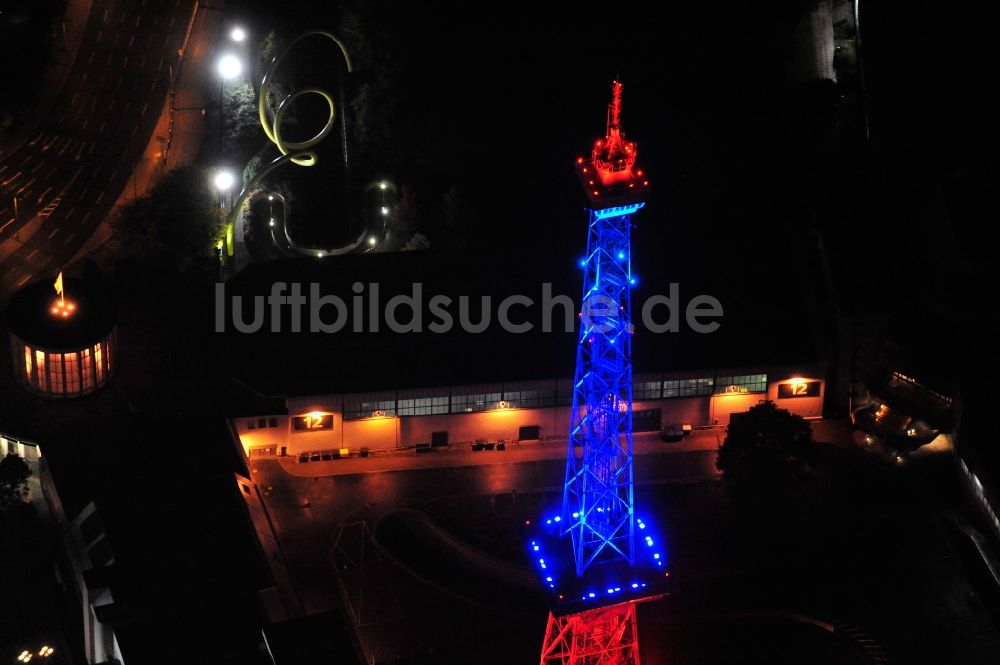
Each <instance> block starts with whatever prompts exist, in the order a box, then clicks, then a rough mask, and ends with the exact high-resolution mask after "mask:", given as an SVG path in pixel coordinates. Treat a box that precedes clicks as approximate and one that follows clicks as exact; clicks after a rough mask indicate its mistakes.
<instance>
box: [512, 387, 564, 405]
mask: <svg viewBox="0 0 1000 665" xmlns="http://www.w3.org/2000/svg"><path fill="white" fill-rule="evenodd" d="M503 395H504V401H505V402H507V407H508V408H511V409H537V408H540V407H543V406H552V404H553V403H554V402H555V395H553V394H552V391H551V390H514V391H510V392H507V391H504V394H503Z"/></svg>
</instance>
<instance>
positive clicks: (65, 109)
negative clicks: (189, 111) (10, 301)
mask: <svg viewBox="0 0 1000 665" xmlns="http://www.w3.org/2000/svg"><path fill="white" fill-rule="evenodd" d="M196 4H197V3H196V2H195V1H194V0H137V1H135V2H130V1H128V0H94V2H93V6H92V8H91V11H90V15H89V17H88V19H87V24H86V28H85V30H84V35H83V39H82V43H81V46H80V49H79V51H78V52H77V54H76V58H75V61H74V62H73V66H72V69H71V70H70V73H69V75H68V76H67V77H66V81H65V83H64V84H63V86H62V90H61V92H60V94H59V95H58V97H57V99H56V101H55V103H54V104H53V106H52V108H51V109H50V111H49V113H48V115H47V117H45V118H44V119H43V120H42V121H41V122H40V123H39V125H38V127H37V129H36V131H35V132H34V133H33V134H32V135H31V138H30V139H29V140H28V141H27V142H26V143H25V144H24V145H22V146H21V147H20V148H19V149H18V150H16V151H15V152H13V153H12V154H11V155H9V156H7V157H5V158H4V159H3V160H2V161H0V300H3V299H5V298H6V297H7V296H9V295H10V294H11V292H13V291H14V290H16V289H17V288H19V287H21V286H23V285H24V284H26V283H28V282H29V281H32V280H34V279H39V278H41V277H45V276H48V275H50V274H55V273H56V272H58V271H59V270H60V268H61V266H62V264H64V263H65V262H66V261H68V260H69V259H71V258H72V257H73V255H74V254H75V253H76V252H77V250H78V249H79V248H80V247H81V246H82V245H83V243H84V242H85V241H86V240H87V239H88V238H89V237H90V235H91V234H92V233H93V232H94V230H95V229H96V228H97V226H98V225H99V224H100V222H101V221H102V219H103V218H104V216H105V215H106V214H107V213H108V211H109V210H110V209H111V207H112V205H114V203H115V201H116V200H117V199H118V197H119V195H120V194H121V193H122V192H123V191H124V190H125V188H126V187H127V186H129V182H130V180H131V179H132V174H133V170H134V169H135V166H136V164H137V162H138V160H139V159H140V158H141V156H142V153H143V150H144V148H145V147H146V145H147V143H148V142H149V140H150V137H151V134H152V132H153V130H154V127H155V126H156V122H157V119H158V117H159V115H160V111H161V109H162V107H163V104H164V103H165V101H166V95H167V93H168V91H169V88H170V81H171V77H172V76H173V75H174V73H175V71H176V69H177V66H178V63H179V61H180V58H181V53H180V49H181V45H182V44H184V40H185V35H186V34H187V31H188V29H189V24H190V21H191V19H192V16H193V12H194V10H195V8H196Z"/></svg>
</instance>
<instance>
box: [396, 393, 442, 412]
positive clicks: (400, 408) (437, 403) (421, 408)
mask: <svg viewBox="0 0 1000 665" xmlns="http://www.w3.org/2000/svg"><path fill="white" fill-rule="evenodd" d="M396 412H397V413H398V415H400V416H429V415H434V414H440V413H448V396H447V395H442V396H437V397H416V398H414V399H401V400H399V401H398V403H397V407H396Z"/></svg>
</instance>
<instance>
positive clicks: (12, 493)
mask: <svg viewBox="0 0 1000 665" xmlns="http://www.w3.org/2000/svg"><path fill="white" fill-rule="evenodd" d="M30 477H31V469H30V468H29V467H28V464H27V462H25V461H24V460H23V459H21V458H20V457H18V456H17V455H13V454H10V455H6V456H4V458H3V459H0V509H3V508H7V507H8V506H12V505H14V504H16V503H18V502H21V501H24V500H25V499H26V498H27V496H28V478H30Z"/></svg>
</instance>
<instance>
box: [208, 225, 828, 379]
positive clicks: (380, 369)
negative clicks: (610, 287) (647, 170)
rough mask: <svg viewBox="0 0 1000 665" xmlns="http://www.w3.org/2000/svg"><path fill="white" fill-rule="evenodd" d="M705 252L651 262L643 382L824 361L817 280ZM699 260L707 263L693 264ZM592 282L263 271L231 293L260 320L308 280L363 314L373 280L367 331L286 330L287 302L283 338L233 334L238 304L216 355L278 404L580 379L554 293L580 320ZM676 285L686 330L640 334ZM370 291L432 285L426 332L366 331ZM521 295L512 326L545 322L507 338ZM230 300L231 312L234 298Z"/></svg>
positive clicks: (447, 259)
mask: <svg viewBox="0 0 1000 665" xmlns="http://www.w3.org/2000/svg"><path fill="white" fill-rule="evenodd" d="M582 228H583V219H582V218H581V229H582ZM581 233H582V231H581ZM776 251H784V250H783V248H779V249H777V250H776ZM698 252H706V253H712V252H716V249H715V248H705V249H702V250H697V251H695V250H692V252H690V253H689V254H687V255H685V254H684V253H680V252H679V253H677V255H676V256H670V257H649V259H650V260H646V262H645V265H649V268H648V269H647V270H645V271H643V272H642V273H640V280H642V281H641V282H640V284H639V286H638V287H637V288H636V289H635V290H634V291H633V295H632V298H633V302H632V311H633V317H632V318H633V322H634V323H635V325H636V332H635V335H634V336H633V362H634V368H635V372H636V373H643V372H658V371H672V370H692V369H715V368H726V367H759V366H769V365H770V366H773V365H785V364H794V363H802V362H813V361H816V360H822V359H824V357H825V355H824V351H823V346H824V341H823V339H822V336H821V335H819V336H818V333H817V331H820V330H821V329H822V327H823V326H822V323H821V321H819V320H818V316H819V314H817V313H816V312H810V311H809V310H808V309H807V308H806V306H805V305H804V304H803V303H804V302H805V301H806V300H807V296H806V294H804V293H803V292H802V290H803V289H808V288H810V287H809V284H808V280H807V279H806V278H801V277H798V276H796V277H794V278H793V279H791V280H789V279H783V278H782V276H781V273H782V272H785V271H787V268H786V264H787V262H782V263H780V264H778V263H775V262H769V261H768V260H767V257H766V256H760V255H755V256H754V257H753V260H754V261H756V263H755V264H754V265H752V266H748V269H751V270H752V271H753V272H752V273H747V276H745V277H744V276H742V275H743V274H744V273H743V272H742V270H743V268H742V267H741V266H739V265H738V264H735V265H734V266H733V277H732V278H731V277H730V276H729V275H726V274H722V275H720V274H717V273H714V272H711V271H706V270H705V269H704V267H703V266H700V265H697V264H698V262H699V259H698ZM657 258H659V259H660V260H656V259H657ZM664 259H667V260H664ZM692 265H697V268H696V269H692V268H691V267H690V266H692ZM768 266H773V267H771V268H769V267H768ZM706 273H708V274H707V276H706ZM581 279H582V278H581V272H580V270H579V269H576V268H575V262H573V261H570V260H568V259H567V260H566V261H563V260H561V258H560V257H558V256H555V257H549V256H544V255H541V256H531V255H522V256H520V257H519V258H514V257H511V258H507V257H503V256H496V255H485V254H473V253H466V254H464V255H462V256H456V255H441V254H438V253H436V252H434V251H427V252H402V253H397V254H392V255H388V254H376V255H366V256H343V257H332V258H329V259H326V260H323V261H318V260H314V259H302V260H286V261H276V262H272V263H268V264H254V265H251V266H250V267H248V268H247V269H245V270H244V271H243V272H242V273H240V274H239V275H237V276H236V277H235V278H233V279H232V280H230V281H229V282H227V283H226V296H227V298H231V297H232V296H234V295H242V296H244V298H243V301H244V303H243V313H242V316H243V318H244V319H245V320H247V321H249V320H251V319H252V313H251V310H252V307H253V297H254V296H258V297H260V296H263V297H264V299H265V300H264V303H265V305H266V302H267V301H266V298H267V296H268V295H269V294H270V293H271V286H272V284H273V283H275V282H286V283H289V284H291V283H296V282H298V283H301V284H302V285H303V286H302V290H303V292H304V293H306V294H308V292H309V288H310V287H309V285H310V284H311V283H317V284H319V292H320V293H321V294H323V295H327V294H335V295H337V296H339V297H340V298H341V299H342V300H343V301H344V302H345V303H346V304H347V308H348V310H352V308H353V304H352V303H354V302H355V301H354V300H353V298H355V297H356V294H355V293H354V292H353V291H352V288H351V286H352V284H353V283H355V282H360V283H362V284H363V285H364V290H363V292H362V296H363V298H364V303H365V304H364V307H365V314H364V317H363V318H365V321H366V323H365V329H364V330H363V331H359V332H355V331H353V330H352V326H353V325H354V321H355V318H354V315H353V313H349V314H348V322H347V325H346V326H345V327H344V328H342V329H341V330H340V331H338V332H334V333H322V332H315V333H310V332H308V330H309V310H308V306H306V307H304V308H303V316H302V330H303V331H302V332H299V333H294V332H287V331H288V326H289V318H288V316H287V313H288V309H289V308H288V307H285V308H284V310H285V311H284V314H285V316H284V318H283V320H282V325H281V332H274V331H273V328H271V326H270V314H267V315H266V316H265V325H264V328H263V329H262V330H260V331H259V332H256V333H240V332H237V331H235V330H234V326H233V324H232V318H231V307H227V312H228V313H227V319H226V333H225V334H217V335H215V338H216V340H215V344H214V346H215V347H216V348H217V349H219V352H218V353H217V354H216V357H218V358H219V360H220V362H221V363H228V364H227V365H226V366H225V367H224V371H226V372H228V373H229V374H230V375H231V376H233V377H235V378H236V379H238V380H239V381H241V382H243V383H245V384H247V385H248V386H251V387H253V388H254V389H256V390H258V391H259V392H261V393H263V394H268V395H289V394H291V395H294V394H324V393H336V392H360V391H366V390H379V389H392V388H409V387H429V386H438V385H456V384H466V383H483V382H491V381H513V380H529V379H544V378H564V377H565V378H568V377H571V376H572V374H573V369H574V364H575V360H576V336H577V333H576V332H563V329H564V323H563V321H564V318H563V317H564V315H563V311H564V308H563V307H561V306H556V307H554V309H553V311H554V314H553V316H552V322H553V328H554V330H555V331H556V332H551V333H545V332H543V331H542V330H541V327H542V326H541V321H542V318H541V317H542V306H541V302H542V287H543V284H544V283H550V284H551V288H552V293H553V294H554V295H560V294H564V295H567V296H569V297H570V298H571V299H572V300H573V302H574V307H573V310H572V313H571V314H570V316H573V317H575V316H576V312H577V311H578V309H579V302H580V293H581ZM669 282H677V283H678V284H679V287H678V289H679V297H678V298H677V309H678V318H679V319H680V332H668V333H661V334H658V333H654V332H651V331H649V330H648V329H646V328H645V327H644V326H642V325H641V310H642V305H643V302H644V301H645V300H646V299H647V298H649V297H650V296H652V295H656V294H663V295H669V293H670V291H669ZM371 283H378V290H379V302H380V307H381V308H383V309H384V307H385V304H386V303H387V302H388V300H389V299H390V298H391V297H393V296H394V295H400V294H410V293H411V290H412V285H413V284H414V283H420V284H421V285H422V293H423V302H424V308H423V309H424V312H423V328H424V329H423V331H422V332H413V333H402V334H400V333H394V332H392V331H390V330H387V326H386V323H385V320H384V317H382V321H381V323H380V327H379V330H378V331H377V332H376V331H372V329H371V327H370V325H369V324H368V323H367V317H368V302H369V300H368V298H369V296H370V293H371V287H370V284H371ZM286 292H287V291H286ZM439 294H440V295H446V296H448V297H450V298H451V299H452V304H451V305H449V306H448V309H449V311H450V312H451V313H452V315H453V316H454V320H455V321H454V326H453V327H452V330H451V331H449V332H443V333H435V332H430V331H428V330H427V326H428V324H429V323H431V322H434V321H436V320H438V319H437V317H435V316H432V315H431V313H430V311H429V309H428V303H429V301H430V298H431V297H432V296H435V295H439ZM513 294H523V295H526V296H528V297H530V298H531V299H532V300H533V301H534V305H532V306H531V307H527V308H525V307H521V306H517V307H514V308H513V309H512V310H511V319H512V320H513V321H515V322H520V321H529V322H531V323H533V325H534V328H533V330H531V331H530V332H527V333H522V334H514V333H510V332H505V331H503V330H502V329H501V327H500V326H499V325H498V324H497V323H496V314H497V306H498V304H499V302H500V301H501V300H503V299H504V298H506V297H507V296H510V295H513ZM699 294H710V295H713V296H715V297H716V298H718V299H719V300H720V301H721V303H722V305H723V309H724V316H723V317H722V318H721V319H720V322H721V327H720V328H719V329H718V330H717V331H716V332H713V333H710V334H700V333H697V332H694V331H692V330H691V329H690V328H688V327H687V325H686V324H685V323H684V307H685V306H686V305H687V303H688V302H689V301H690V300H691V299H692V298H694V297H695V296H697V295H699ZM459 296H468V297H469V300H470V303H471V305H470V310H471V311H470V314H469V319H470V320H471V321H472V322H473V323H475V322H478V321H479V320H480V317H481V306H480V304H479V303H480V302H481V298H483V297H487V296H488V297H490V298H492V302H491V311H492V316H493V322H492V324H491V325H490V326H489V327H488V328H487V329H486V330H484V331H483V332H480V333H470V332H466V331H465V330H463V329H462V328H461V327H460V325H459V316H458V298H459ZM228 302H229V303H230V304H231V300H229V301H228ZM323 317H324V320H325V321H330V320H332V319H333V318H334V314H333V308H332V307H326V308H325V309H324V311H323ZM666 317H667V311H666V308H665V307H662V306H660V307H658V309H657V310H656V312H655V318H656V320H657V321H658V322H662V321H664V320H665V319H666ZM409 319H410V310H409V309H408V308H407V307H405V306H404V307H402V308H401V309H400V310H399V313H398V315H397V320H398V321H400V322H401V323H405V322H407V321H409ZM223 350H224V351H225V353H223Z"/></svg>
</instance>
